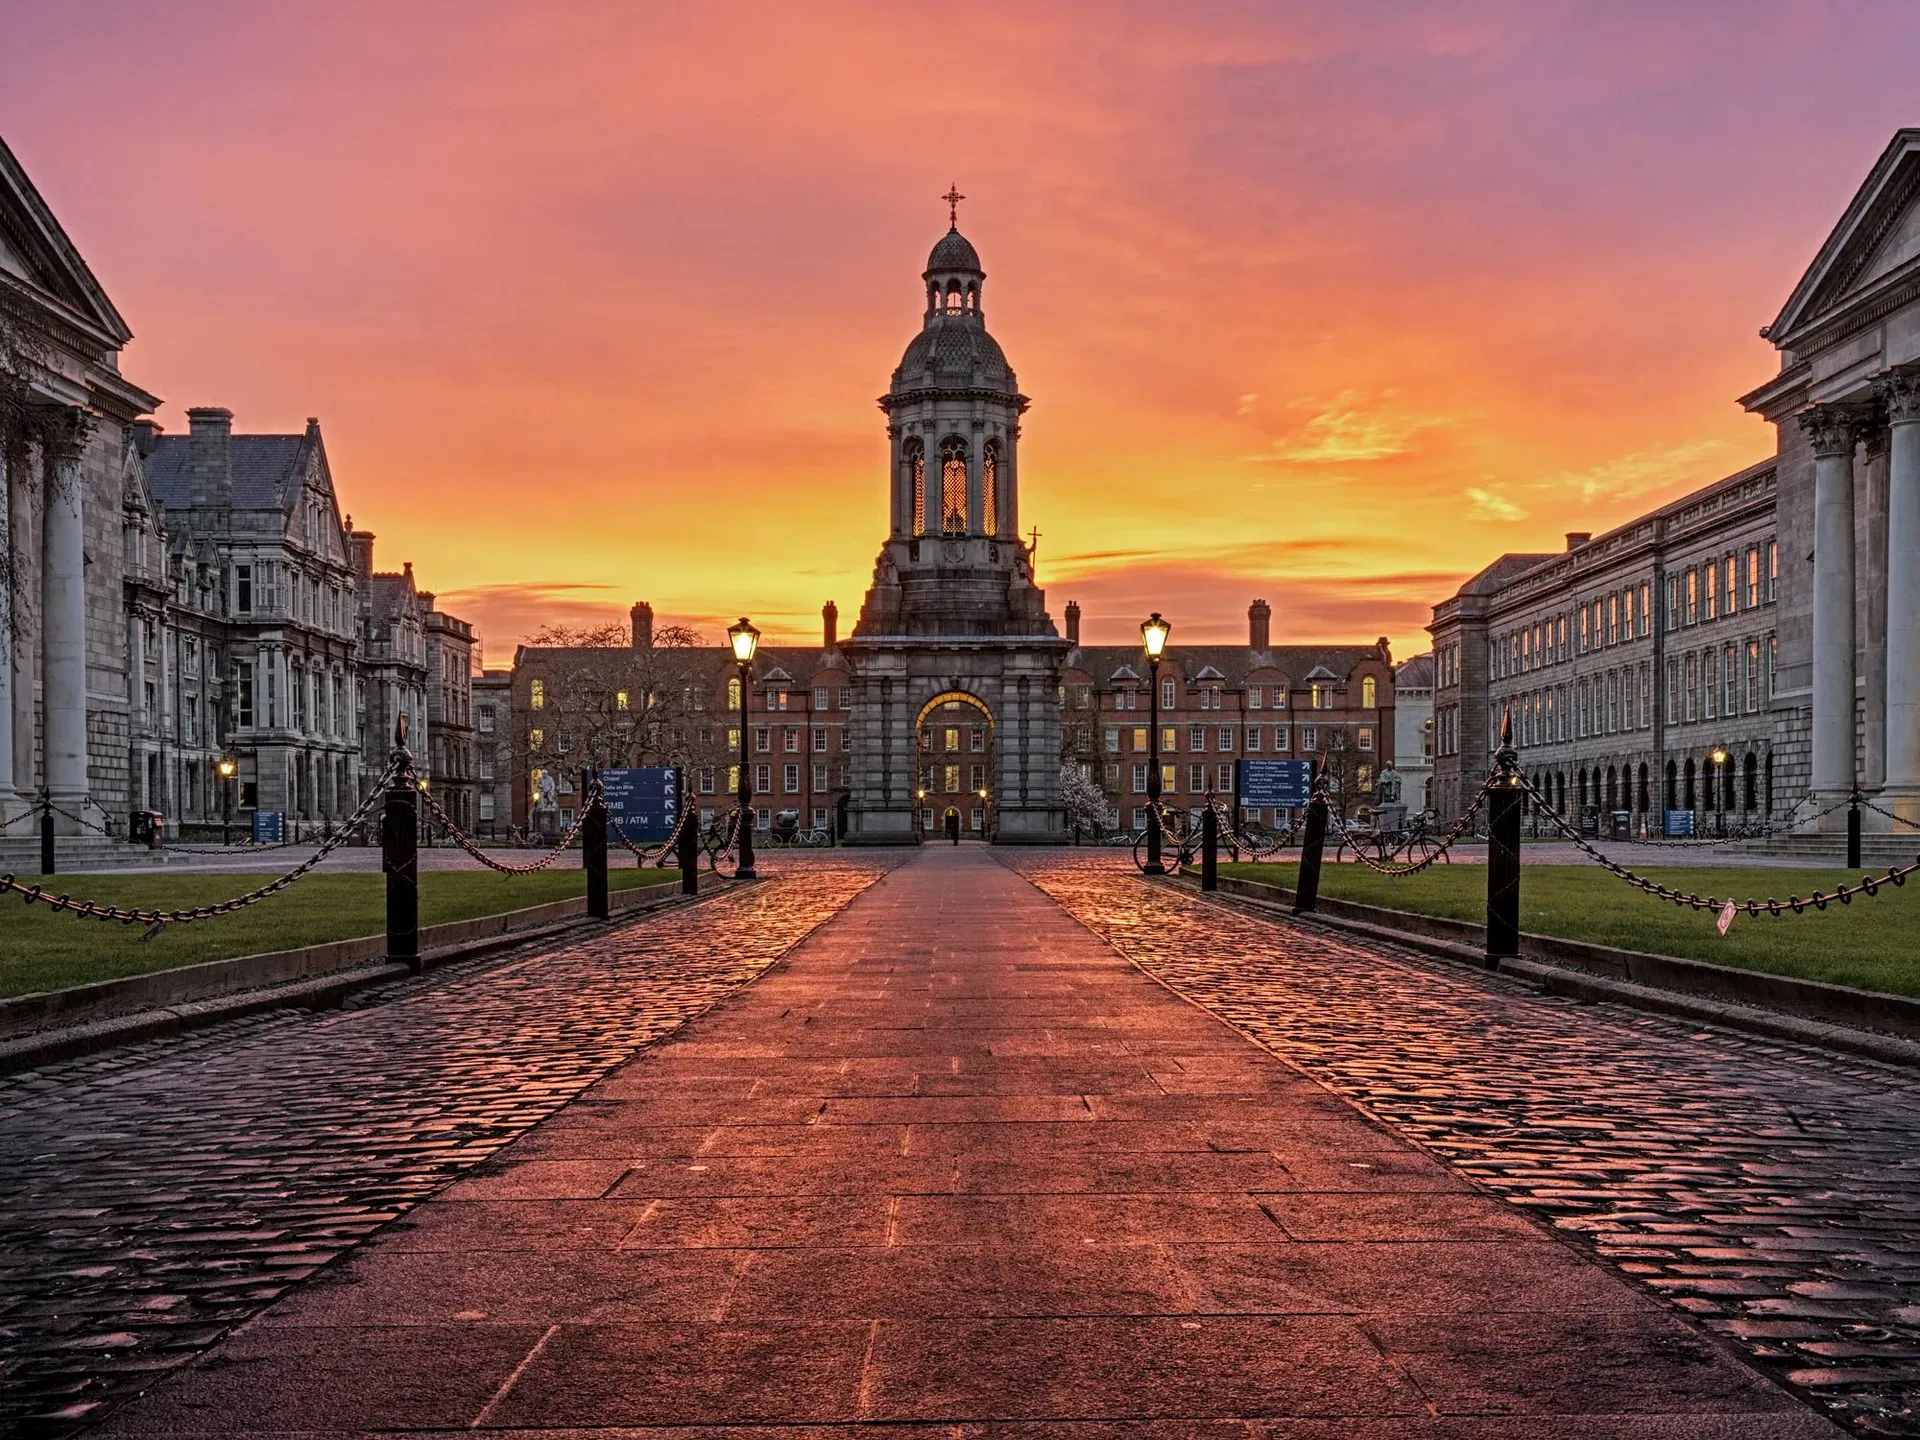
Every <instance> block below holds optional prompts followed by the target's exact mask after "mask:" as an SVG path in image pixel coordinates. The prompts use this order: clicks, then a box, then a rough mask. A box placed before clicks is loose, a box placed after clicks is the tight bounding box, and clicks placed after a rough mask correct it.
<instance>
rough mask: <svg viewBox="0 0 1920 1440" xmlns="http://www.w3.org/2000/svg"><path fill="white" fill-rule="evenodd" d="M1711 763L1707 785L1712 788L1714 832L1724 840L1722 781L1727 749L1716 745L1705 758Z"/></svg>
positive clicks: (1723, 793)
mask: <svg viewBox="0 0 1920 1440" xmlns="http://www.w3.org/2000/svg"><path fill="white" fill-rule="evenodd" d="M1707 758H1708V759H1709V760H1711V761H1713V778H1712V779H1711V780H1710V781H1708V782H1707V783H1708V784H1710V785H1712V786H1713V809H1714V815H1715V819H1714V831H1715V833H1716V834H1718V835H1719V837H1720V838H1721V839H1722V840H1724V839H1726V838H1727V792H1726V789H1725V787H1724V784H1723V782H1724V779H1725V774H1726V764H1727V747H1726V746H1724V745H1716V746H1714V747H1713V752H1712V754H1710V755H1708V757H1707Z"/></svg>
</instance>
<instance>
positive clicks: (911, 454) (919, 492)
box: [900, 440, 927, 535]
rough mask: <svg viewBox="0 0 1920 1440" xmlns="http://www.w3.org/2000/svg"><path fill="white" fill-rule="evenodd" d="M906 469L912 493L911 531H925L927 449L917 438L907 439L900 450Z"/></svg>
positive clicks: (901, 459) (921, 532) (915, 532)
mask: <svg viewBox="0 0 1920 1440" xmlns="http://www.w3.org/2000/svg"><path fill="white" fill-rule="evenodd" d="M900 463H901V465H902V466H903V467H904V468H905V469H906V472H907V473H906V482H907V485H908V488H909V489H910V491H911V492H912V495H913V533H914V534H916V535H924V534H926V533H927V450H926V446H924V445H922V444H921V443H920V442H919V441H918V440H909V441H907V443H906V445H905V446H903V447H902V449H901V452H900Z"/></svg>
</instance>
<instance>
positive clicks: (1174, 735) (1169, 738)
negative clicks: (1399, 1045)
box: [1160, 725, 1180, 755]
mask: <svg viewBox="0 0 1920 1440" xmlns="http://www.w3.org/2000/svg"><path fill="white" fill-rule="evenodd" d="M1160 748H1161V750H1162V751H1164V752H1165V753H1166V754H1168V755H1172V754H1174V753H1175V752H1176V751H1178V750H1179V748H1180V727H1179V726H1177V725H1162V726H1161V727H1160Z"/></svg>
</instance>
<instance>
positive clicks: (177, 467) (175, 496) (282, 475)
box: [146, 435, 307, 510]
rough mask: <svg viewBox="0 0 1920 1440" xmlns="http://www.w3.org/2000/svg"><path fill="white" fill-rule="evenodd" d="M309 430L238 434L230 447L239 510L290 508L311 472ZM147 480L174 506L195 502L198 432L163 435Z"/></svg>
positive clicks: (160, 497) (181, 507)
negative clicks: (308, 465)
mask: <svg viewBox="0 0 1920 1440" xmlns="http://www.w3.org/2000/svg"><path fill="white" fill-rule="evenodd" d="M306 439H307V437H306V436H304V435H235V436H233V437H232V438H231V439H230V440H229V441H228V445H229V450H228V453H229V455H230V456H231V457H232V465H233V506H234V508H235V509H236V510H284V509H286V508H287V505H288V504H289V502H290V501H291V500H292V499H293V498H294V497H295V496H297V495H298V493H299V488H300V483H301V481H302V479H303V478H304V477H305V475H306ZM146 463H147V484H148V485H149V486H150V487H151V488H152V490H153V495H154V498H155V499H156V500H158V501H159V502H160V503H161V504H162V505H164V506H166V507H167V509H169V510H185V509H187V508H188V507H189V506H191V505H192V504H193V438H192V437H191V436H189V435H158V436H155V437H154V442H153V451H152V453H151V454H149V455H148V456H147V462H146Z"/></svg>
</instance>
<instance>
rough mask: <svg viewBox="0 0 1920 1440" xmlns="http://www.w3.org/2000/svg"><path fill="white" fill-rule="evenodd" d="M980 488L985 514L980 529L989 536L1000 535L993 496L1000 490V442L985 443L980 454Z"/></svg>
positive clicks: (997, 501)
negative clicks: (984, 503)
mask: <svg viewBox="0 0 1920 1440" xmlns="http://www.w3.org/2000/svg"><path fill="white" fill-rule="evenodd" d="M980 488H981V489H982V490H983V491H984V492H985V495H984V497H983V498H984V499H985V501H986V507H987V514H986V519H985V520H984V521H983V522H982V524H981V527H980V528H981V529H983V530H985V531H986V532H987V534H989V535H997V534H999V533H1000V502H999V499H998V497H997V496H996V495H995V494H994V492H995V491H996V490H998V489H999V488H1000V442H999V441H998V440H989V441H987V447H986V449H985V450H983V451H981V453H980Z"/></svg>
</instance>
